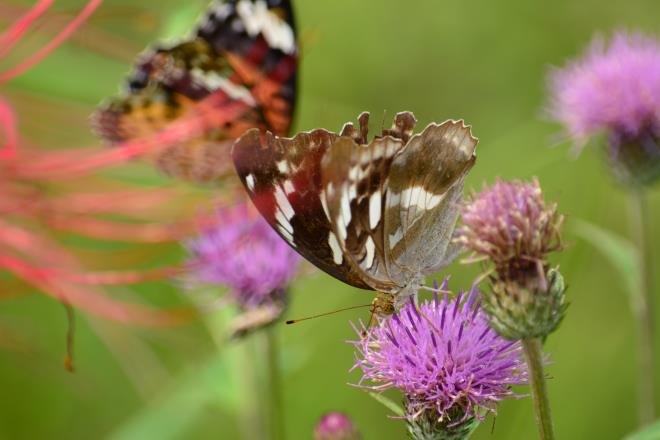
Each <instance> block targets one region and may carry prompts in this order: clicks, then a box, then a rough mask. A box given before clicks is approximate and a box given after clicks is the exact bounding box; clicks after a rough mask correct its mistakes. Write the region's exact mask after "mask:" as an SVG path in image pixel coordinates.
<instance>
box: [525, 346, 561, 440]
mask: <svg viewBox="0 0 660 440" xmlns="http://www.w3.org/2000/svg"><path fill="white" fill-rule="evenodd" d="M522 344H523V347H524V348H525V356H526V357H527V368H528V370H529V385H530V388H531V390H532V401H533V402H534V414H535V416H536V426H537V427H538V431H539V438H540V439H541V440H553V439H554V438H555V434H554V431H553V428H552V417H551V415H550V401H549V400H548V390H547V388H546V384H545V375H544V374H543V352H542V349H543V344H542V343H541V340H540V339H539V338H526V339H523V340H522Z"/></svg>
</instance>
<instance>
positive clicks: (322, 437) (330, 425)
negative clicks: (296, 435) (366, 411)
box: [314, 412, 361, 440]
mask: <svg viewBox="0 0 660 440" xmlns="http://www.w3.org/2000/svg"><path fill="white" fill-rule="evenodd" d="M360 438H361V437H360V434H359V433H358V431H357V429H356V428H355V425H353V422H352V421H351V419H350V418H349V417H348V416H347V415H346V414H344V413H342V412H330V413H327V414H324V415H323V416H322V417H321V419H320V420H319V422H318V423H317V424H316V428H315V429H314V440H359V439H360Z"/></svg>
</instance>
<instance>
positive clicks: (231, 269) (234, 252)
mask: <svg viewBox="0 0 660 440" xmlns="http://www.w3.org/2000/svg"><path fill="white" fill-rule="evenodd" d="M219 216H220V217H221V218H220V221H219V222H218V224H217V225H215V226H213V227H210V228H208V229H207V230H205V231H203V232H202V233H201V235H200V236H199V237H198V238H196V239H193V240H190V241H188V242H187V243H186V247H187V248H188V249H189V251H190V253H191V254H192V258H191V260H190V262H189V267H190V270H191V272H192V274H193V276H194V277H195V279H196V281H198V282H202V283H211V284H222V285H226V286H228V287H229V288H230V289H231V290H230V292H231V295H232V296H233V298H234V299H235V301H236V302H237V303H238V304H239V305H240V306H241V307H242V308H243V309H246V310H249V309H253V308H256V307H260V306H262V305H265V304H266V305H267V304H268V303H270V302H272V301H282V300H283V291H284V289H285V288H286V286H287V285H288V284H289V282H290V281H291V280H292V278H293V276H294V275H295V273H296V270H297V267H298V262H299V261H300V258H299V257H298V254H297V253H296V252H295V251H294V250H293V249H291V248H290V247H289V245H287V244H286V243H285V242H284V240H282V239H281V238H280V237H279V236H278V235H277V234H276V233H275V232H274V231H273V230H272V228H271V227H270V226H268V224H267V223H266V222H265V220H263V219H262V218H261V217H260V216H251V215H250V214H249V213H248V210H247V207H246V206H245V205H240V206H238V207H234V208H227V209H223V210H221V211H220V213H219Z"/></svg>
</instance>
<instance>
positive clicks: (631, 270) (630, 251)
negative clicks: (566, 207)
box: [573, 221, 642, 301]
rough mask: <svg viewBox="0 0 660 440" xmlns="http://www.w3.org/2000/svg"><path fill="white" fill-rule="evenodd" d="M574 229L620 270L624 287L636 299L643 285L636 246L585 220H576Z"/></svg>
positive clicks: (632, 298)
mask: <svg viewBox="0 0 660 440" xmlns="http://www.w3.org/2000/svg"><path fill="white" fill-rule="evenodd" d="M573 230H574V231H575V233H576V234H577V235H579V236H580V237H582V238H583V239H584V240H585V241H587V242H588V243H589V244H591V245H592V246H593V247H595V248H596V249H598V250H599V251H600V252H601V254H603V256H605V258H607V259H608V260H609V261H610V263H611V264H612V266H614V267H615V268H616V269H617V270H618V271H619V274H620V275H621V279H622V280H623V281H624V283H625V286H624V288H625V289H626V290H627V291H628V293H629V294H630V295H631V300H633V301H634V300H635V295H636V294H637V293H638V292H641V286H642V274H641V271H640V259H639V253H638V251H637V249H636V248H635V246H634V245H633V244H632V243H631V242H630V241H628V240H627V239H625V238H623V237H620V236H618V235H617V234H615V233H613V232H610V231H607V230H605V229H602V228H600V227H598V226H596V225H594V224H592V223H588V222H585V221H575V222H574V226H573Z"/></svg>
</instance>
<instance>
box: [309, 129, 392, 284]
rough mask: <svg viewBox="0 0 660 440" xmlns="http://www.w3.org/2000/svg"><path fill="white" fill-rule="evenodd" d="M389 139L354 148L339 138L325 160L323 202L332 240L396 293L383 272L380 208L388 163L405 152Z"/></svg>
mask: <svg viewBox="0 0 660 440" xmlns="http://www.w3.org/2000/svg"><path fill="white" fill-rule="evenodd" d="M403 145H404V143H403V141H402V140H401V139H397V138H394V137H392V136H385V137H382V138H377V139H374V140H373V141H372V142H371V143H369V144H368V145H358V144H357V143H356V142H355V141H354V140H353V139H352V138H350V137H340V138H338V139H337V141H336V142H335V143H334V144H333V145H332V148H331V149H330V150H329V151H328V153H327V154H326V156H325V157H324V159H323V163H322V176H323V192H322V193H321V197H322V199H325V200H326V203H327V208H328V214H329V217H330V224H331V225H332V227H333V230H332V232H333V234H334V235H333V237H334V238H335V239H336V240H337V241H338V243H339V246H340V247H341V249H342V253H343V256H344V257H345V258H346V259H347V261H348V262H349V263H350V264H351V265H353V266H354V267H355V268H356V269H357V270H359V271H360V272H361V273H362V277H363V279H364V281H365V282H366V283H367V284H369V285H370V286H371V287H372V288H373V289H375V290H378V291H381V292H394V291H397V290H399V288H400V286H398V285H397V284H396V283H395V282H393V281H392V278H391V276H390V274H389V273H388V271H387V265H386V261H385V252H384V248H383V244H384V241H383V238H384V222H383V207H384V206H385V199H386V194H387V187H388V177H389V172H390V165H391V163H392V160H393V159H394V157H395V155H396V154H397V153H398V152H399V151H400V150H401V149H402V148H403Z"/></svg>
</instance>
